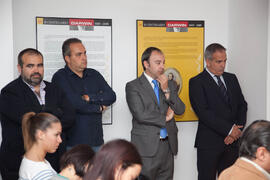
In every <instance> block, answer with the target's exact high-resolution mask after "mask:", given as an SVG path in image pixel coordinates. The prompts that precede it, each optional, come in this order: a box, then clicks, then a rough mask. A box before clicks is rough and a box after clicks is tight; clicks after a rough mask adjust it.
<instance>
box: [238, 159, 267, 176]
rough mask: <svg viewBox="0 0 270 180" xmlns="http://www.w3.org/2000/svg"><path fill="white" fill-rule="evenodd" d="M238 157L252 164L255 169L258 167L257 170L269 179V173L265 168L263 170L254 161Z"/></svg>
mask: <svg viewBox="0 0 270 180" xmlns="http://www.w3.org/2000/svg"><path fill="white" fill-rule="evenodd" d="M240 159H242V160H243V161H245V162H247V163H250V164H252V165H253V166H255V168H256V169H258V170H259V171H261V172H262V173H263V174H264V175H265V176H266V177H267V179H270V174H269V173H268V172H267V171H266V170H264V169H263V168H262V167H261V166H259V165H258V164H256V163H255V162H253V161H251V160H249V159H248V158H245V157H240Z"/></svg>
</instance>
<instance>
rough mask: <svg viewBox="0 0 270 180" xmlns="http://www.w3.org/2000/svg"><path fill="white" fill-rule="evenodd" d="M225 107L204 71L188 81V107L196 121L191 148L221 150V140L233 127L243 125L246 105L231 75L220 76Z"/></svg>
mask: <svg viewBox="0 0 270 180" xmlns="http://www.w3.org/2000/svg"><path fill="white" fill-rule="evenodd" d="M222 76H223V78H224V81H225V83H226V87H227V94H228V96H229V103H226V102H225V100H224V97H223V96H222V94H221V91H220V89H219V87H218V85H217V84H216V82H215V80H214V79H213V78H212V77H211V75H210V74H209V73H208V72H207V71H206V70H204V71H203V72H202V73H200V74H199V75H197V76H195V77H193V78H191V79H190V81H189V97H190V102H191V105H192V107H193V109H194V111H195V113H196V114H197V116H198V118H199V126H198V130H197V135H196V140H195V147H198V148H217V147H224V146H225V144H224V139H225V137H226V136H227V135H228V133H229V132H230V130H231V128H232V126H233V124H236V125H245V124H246V116H247V103H246V101H245V99H244V96H243V94H242V91H241V88H240V85H239V83H238V80H237V78H236V76H235V75H234V74H231V73H226V72H224V73H223V75H222Z"/></svg>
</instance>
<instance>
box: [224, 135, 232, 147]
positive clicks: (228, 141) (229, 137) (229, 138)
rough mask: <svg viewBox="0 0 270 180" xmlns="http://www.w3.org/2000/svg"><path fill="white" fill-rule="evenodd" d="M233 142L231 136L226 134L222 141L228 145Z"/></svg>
mask: <svg viewBox="0 0 270 180" xmlns="http://www.w3.org/2000/svg"><path fill="white" fill-rule="evenodd" d="M233 142H234V139H233V138H232V137H231V136H227V137H226V138H225V139H224V143H225V144H226V145H230V144H232V143H233Z"/></svg>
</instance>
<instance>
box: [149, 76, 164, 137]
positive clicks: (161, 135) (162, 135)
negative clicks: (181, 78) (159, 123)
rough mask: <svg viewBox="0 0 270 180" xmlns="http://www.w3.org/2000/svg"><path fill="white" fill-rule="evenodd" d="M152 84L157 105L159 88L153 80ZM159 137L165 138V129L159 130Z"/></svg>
mask: <svg viewBox="0 0 270 180" xmlns="http://www.w3.org/2000/svg"><path fill="white" fill-rule="evenodd" d="M152 82H153V83H154V92H155V94H156V97H157V102H158V104H159V87H158V82H157V80H155V79H154V80H153V81H152ZM160 137H161V138H166V137H167V129H166V128H161V129H160Z"/></svg>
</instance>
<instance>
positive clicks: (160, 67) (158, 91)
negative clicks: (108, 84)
mask: <svg viewBox="0 0 270 180" xmlns="http://www.w3.org/2000/svg"><path fill="white" fill-rule="evenodd" d="M164 63H165V58H164V55H163V53H162V52H161V50H160V49H158V48H155V47H150V48H147V49H146V50H145V51H144V53H143V55H142V65H143V68H144V73H143V74H142V75H141V76H140V77H139V78H137V79H135V80H133V81H131V82H128V83H127V85H126V99H127V103H128V106H129V109H130V111H131V113H132V116H133V119H132V126H133V127H132V131H131V142H133V143H134V144H135V145H136V147H137V148H138V150H139V152H140V155H141V156H142V160H143V168H142V175H143V176H145V177H146V178H148V179H150V180H165V179H166V180H168V179H172V178H173V168H174V163H173V161H174V159H173V158H174V157H173V156H174V155H176V154H177V150H178V141H177V133H178V129H177V126H176V124H175V120H174V114H178V115H180V114H183V113H184V111H185V105H184V103H183V102H182V101H181V100H180V98H179V97H178V94H177V87H176V85H175V84H174V83H171V82H170V81H168V78H167V76H165V75H164Z"/></svg>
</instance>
